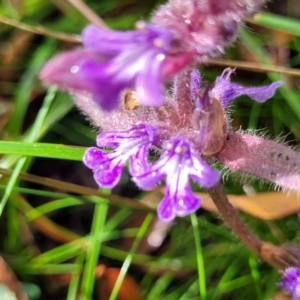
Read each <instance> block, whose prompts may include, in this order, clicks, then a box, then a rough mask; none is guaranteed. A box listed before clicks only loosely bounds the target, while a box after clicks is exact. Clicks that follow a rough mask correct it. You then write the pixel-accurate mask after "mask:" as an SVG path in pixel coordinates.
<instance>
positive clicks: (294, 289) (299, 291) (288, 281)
mask: <svg viewBox="0 0 300 300" xmlns="http://www.w3.org/2000/svg"><path fill="white" fill-rule="evenodd" d="M282 274H283V278H282V279H281V280H280V281H279V283H278V285H279V286H280V287H281V288H283V289H285V290H287V291H289V292H290V293H291V294H292V296H293V300H299V299H300V268H287V269H286V270H284V272H282Z"/></svg>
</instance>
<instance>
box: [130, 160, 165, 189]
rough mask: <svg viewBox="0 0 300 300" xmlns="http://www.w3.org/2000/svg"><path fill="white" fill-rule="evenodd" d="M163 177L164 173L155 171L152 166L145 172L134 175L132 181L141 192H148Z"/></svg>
mask: <svg viewBox="0 0 300 300" xmlns="http://www.w3.org/2000/svg"><path fill="white" fill-rule="evenodd" d="M165 176H166V175H165V173H163V172H161V170H159V169H155V167H154V166H153V165H152V166H149V168H148V169H147V171H146V172H144V173H139V174H136V175H135V176H134V177H132V180H133V181H134V182H135V184H136V185H137V186H138V187H139V188H141V189H143V190H150V189H151V188H153V187H154V186H155V185H157V184H159V183H160V182H161V181H162V180H163V179H164V178H165Z"/></svg>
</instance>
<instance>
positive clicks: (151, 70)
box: [40, 0, 282, 221]
mask: <svg viewBox="0 0 300 300" xmlns="http://www.w3.org/2000/svg"><path fill="white" fill-rule="evenodd" d="M223 2H224V1H223ZM223 2H222V1H217V0H211V1H200V0H186V1H179V0H170V1H169V3H167V4H166V5H164V6H161V7H160V8H159V9H158V11H157V12H156V13H155V14H154V15H153V17H152V22H153V24H147V23H144V22H138V23H137V30H135V31H127V32H118V31H113V30H109V29H103V28H99V27H97V26H95V25H89V26H88V27H87V28H85V29H84V31H83V33H82V41H83V48H80V49H77V50H74V51H70V52H66V53H64V54H61V55H58V56H57V57H55V58H53V59H52V60H50V61H49V62H48V63H47V64H46V65H45V66H44V68H43V69H42V71H41V75H40V76H41V79H42V80H43V81H44V82H46V83H48V84H56V85H57V86H58V87H59V88H61V89H63V90H67V91H69V92H70V93H72V94H73V95H74V98H75V102H76V104H77V105H78V107H79V108H80V109H81V110H83V112H85V113H86V114H87V115H88V117H89V118H90V119H91V120H92V121H93V123H94V124H95V125H97V126H98V127H101V128H102V129H103V130H104V131H103V132H102V133H100V134H99V135H98V137H97V146H98V147H99V148H98V147H92V148H89V149H88V150H87V151H86V153H85V155H84V158H83V161H84V163H85V165H86V166H87V167H89V168H90V169H91V170H92V171H93V173H94V178H95V180H96V182H97V183H98V185H99V186H100V187H105V188H112V187H114V186H115V185H116V184H117V183H118V182H119V180H120V178H121V174H122V170H123V168H124V166H125V164H126V162H127V161H129V172H130V174H131V176H132V179H133V181H134V182H135V183H136V184H137V186H138V187H140V188H141V189H145V190H149V189H151V188H152V187H153V186H155V185H157V184H158V183H160V182H161V181H162V180H165V182H166V189H165V196H164V198H163V199H162V201H161V202H160V204H159V205H158V215H159V217H160V219H161V220H163V221H171V220H173V219H174V218H175V217H176V216H186V215H188V214H190V213H192V212H194V211H196V210H197V209H198V208H199V207H200V204H201V200H200V199H199V198H198V197H196V196H195V195H194V193H193V191H192V189H191V181H194V182H196V183H198V184H200V185H201V186H203V187H204V188H211V187H213V186H214V185H215V184H216V183H217V182H218V181H219V179H220V175H219V173H218V172H217V171H215V170H214V169H213V168H212V167H211V166H210V165H209V164H208V163H207V162H206V161H210V160H211V158H215V156H216V155H217V154H218V153H220V152H221V151H222V150H223V148H224V147H225V145H226V137H227V135H228V128H229V121H228V120H229V118H228V116H227V108H228V107H229V106H230V104H231V102H232V101H233V100H234V99H235V98H237V97H239V96H241V95H246V96H249V97H250V98H252V99H254V100H255V101H258V102H264V101H266V100H267V99H269V98H271V97H272V96H273V95H274V93H275V92H276V89H277V88H278V87H279V86H280V85H281V84H282V82H274V83H272V84H270V85H268V86H264V87H254V88H252V87H250V88H249V87H243V86H241V85H239V84H236V83H231V82H230V76H231V74H232V73H233V70H231V69H226V70H225V71H224V72H223V74H222V75H221V76H220V77H218V78H217V79H216V81H215V84H214V86H211V85H209V84H206V85H204V86H202V81H201V76H200V74H199V72H198V71H196V70H195V69H193V66H194V64H195V63H201V62H203V61H205V60H206V59H207V58H208V57H210V56H211V55H213V56H215V55H217V54H219V53H221V52H222V51H223V47H224V46H225V45H227V44H228V43H230V42H232V41H233V40H234V39H235V38H236V36H237V27H238V23H239V22H240V21H241V19H242V17H243V16H245V15H247V14H248V13H250V12H253V11H254V10H255V8H257V7H258V6H259V5H260V4H261V3H262V2H263V1H261V0H247V1H246V0H245V1H243V0H239V1H234V0H232V1H228V2H226V1H225V2H224V3H223ZM175 74H176V77H175V80H174V84H173V90H172V91H173V93H166V94H165V93H164V86H163V84H164V82H165V81H166V80H167V79H169V78H170V77H171V76H172V75H175ZM128 95H129V96H128ZM128 97H129V98H128ZM104 148H109V149H112V150H109V151H108V150H104ZM151 149H152V150H154V152H155V153H156V154H157V155H156V156H157V159H155V160H154V161H152V162H151V161H150V159H149V150H151Z"/></svg>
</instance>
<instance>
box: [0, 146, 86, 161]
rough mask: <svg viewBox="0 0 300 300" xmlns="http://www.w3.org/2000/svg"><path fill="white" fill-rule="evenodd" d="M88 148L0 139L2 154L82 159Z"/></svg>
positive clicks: (0, 151)
mask: <svg viewBox="0 0 300 300" xmlns="http://www.w3.org/2000/svg"><path fill="white" fill-rule="evenodd" d="M85 150H86V148H83V147H74V146H67V145H58V144H47V143H26V142H11V141H0V153H1V154H16V155H21V156H34V157H46V158H57V159H68V160H77V161H80V160H82V157H83V154H84V152H85Z"/></svg>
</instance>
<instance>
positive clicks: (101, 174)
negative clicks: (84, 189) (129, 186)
mask: <svg viewBox="0 0 300 300" xmlns="http://www.w3.org/2000/svg"><path fill="white" fill-rule="evenodd" d="M158 139H159V136H158V131H157V129H156V128H155V127H152V126H148V125H144V124H139V125H135V126H133V127H132V128H131V129H129V130H127V131H111V132H102V133H100V134H99V135H98V137H97V146H98V147H113V148H115V149H114V150H113V151H111V152H104V151H102V150H100V149H98V148H96V147H92V148H89V149H87V151H86V152H85V154H84V157H83V162H84V164H85V165H86V166H87V167H88V168H90V169H92V170H93V172H94V178H95V181H96V182H97V184H98V185H99V186H101V187H104V188H112V187H114V186H115V185H116V184H117V183H118V182H119V180H120V178H121V174H122V170H123V168H124V166H125V163H126V161H127V160H128V159H130V167H129V171H130V173H131V175H133V176H134V175H135V174H138V173H140V172H145V171H146V170H147V168H148V149H149V147H150V146H151V145H153V144H155V143H157V142H158Z"/></svg>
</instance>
